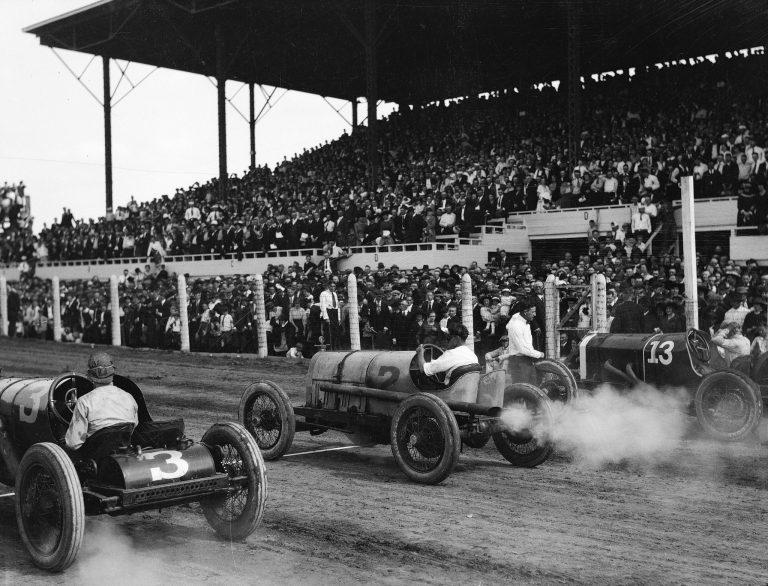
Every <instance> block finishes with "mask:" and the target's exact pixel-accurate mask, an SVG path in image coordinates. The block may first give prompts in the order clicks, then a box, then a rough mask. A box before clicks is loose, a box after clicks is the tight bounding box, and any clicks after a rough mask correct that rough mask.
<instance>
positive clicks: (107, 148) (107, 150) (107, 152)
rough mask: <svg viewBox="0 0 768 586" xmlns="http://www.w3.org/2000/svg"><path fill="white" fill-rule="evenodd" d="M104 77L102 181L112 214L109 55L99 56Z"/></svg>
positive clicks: (109, 212) (108, 208)
mask: <svg viewBox="0 0 768 586" xmlns="http://www.w3.org/2000/svg"><path fill="white" fill-rule="evenodd" d="M101 63H102V71H103V77H104V101H103V104H104V181H105V184H106V185H105V188H106V196H107V206H106V207H107V216H110V215H111V214H112V82H111V80H110V77H109V57H107V56H106V55H102V56H101Z"/></svg>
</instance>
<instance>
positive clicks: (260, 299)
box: [256, 274, 267, 358]
mask: <svg viewBox="0 0 768 586" xmlns="http://www.w3.org/2000/svg"><path fill="white" fill-rule="evenodd" d="M256 335H257V336H258V355H259V358H266V356H267V310H266V307H265V305H264V279H263V277H262V276H261V275H260V274H258V275H256Z"/></svg>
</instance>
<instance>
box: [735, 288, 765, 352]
mask: <svg viewBox="0 0 768 586" xmlns="http://www.w3.org/2000/svg"><path fill="white" fill-rule="evenodd" d="M765 307H766V304H765V302H764V301H763V300H762V299H759V298H758V299H755V300H754V301H753V302H752V309H751V310H750V311H749V313H747V314H746V315H745V316H744V321H743V322H742V326H741V329H742V331H743V332H744V334H745V335H746V336H747V338H749V341H750V342H752V341H753V340H754V339H755V337H756V336H757V335H758V333H759V329H760V328H761V327H763V326H765V325H768V322H767V321H766V312H765Z"/></svg>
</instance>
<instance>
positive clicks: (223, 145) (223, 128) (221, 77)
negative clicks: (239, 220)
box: [216, 24, 227, 198]
mask: <svg viewBox="0 0 768 586" xmlns="http://www.w3.org/2000/svg"><path fill="white" fill-rule="evenodd" d="M224 57H225V52H224V39H223V38H222V34H221V25H219V24H217V25H216V89H217V103H218V109H219V198H223V197H224V196H225V194H226V192H227V94H226V88H227V78H226V74H225V70H224V68H225V65H224Z"/></svg>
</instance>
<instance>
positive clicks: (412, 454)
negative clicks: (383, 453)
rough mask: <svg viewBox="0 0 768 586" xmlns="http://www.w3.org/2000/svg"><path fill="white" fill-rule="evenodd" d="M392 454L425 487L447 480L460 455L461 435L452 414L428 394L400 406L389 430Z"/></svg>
mask: <svg viewBox="0 0 768 586" xmlns="http://www.w3.org/2000/svg"><path fill="white" fill-rule="evenodd" d="M389 436H390V444H391V446H392V455H393V456H394V457H395V460H396V461H397V465H398V466H399V467H400V470H402V471H403V472H404V473H405V475H406V476H407V477H408V478H410V479H411V480H414V481H416V482H420V483H422V484H438V483H440V482H442V481H443V480H445V479H446V478H448V476H449V475H450V473H451V472H452V471H453V468H454V467H455V466H456V463H457V462H458V461H459V455H460V453H461V434H460V433H459V426H458V424H457V423H456V417H455V416H454V414H453V411H451V409H450V408H449V407H448V405H446V404H445V402H444V401H443V400H442V399H440V398H438V397H435V396H434V395H429V394H427V393H417V394H415V395H411V396H410V397H408V398H407V399H405V400H404V401H403V402H402V403H400V404H399V405H398V406H397V410H396V411H395V414H394V415H393V416H392V426H391V427H390V433H389Z"/></svg>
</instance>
